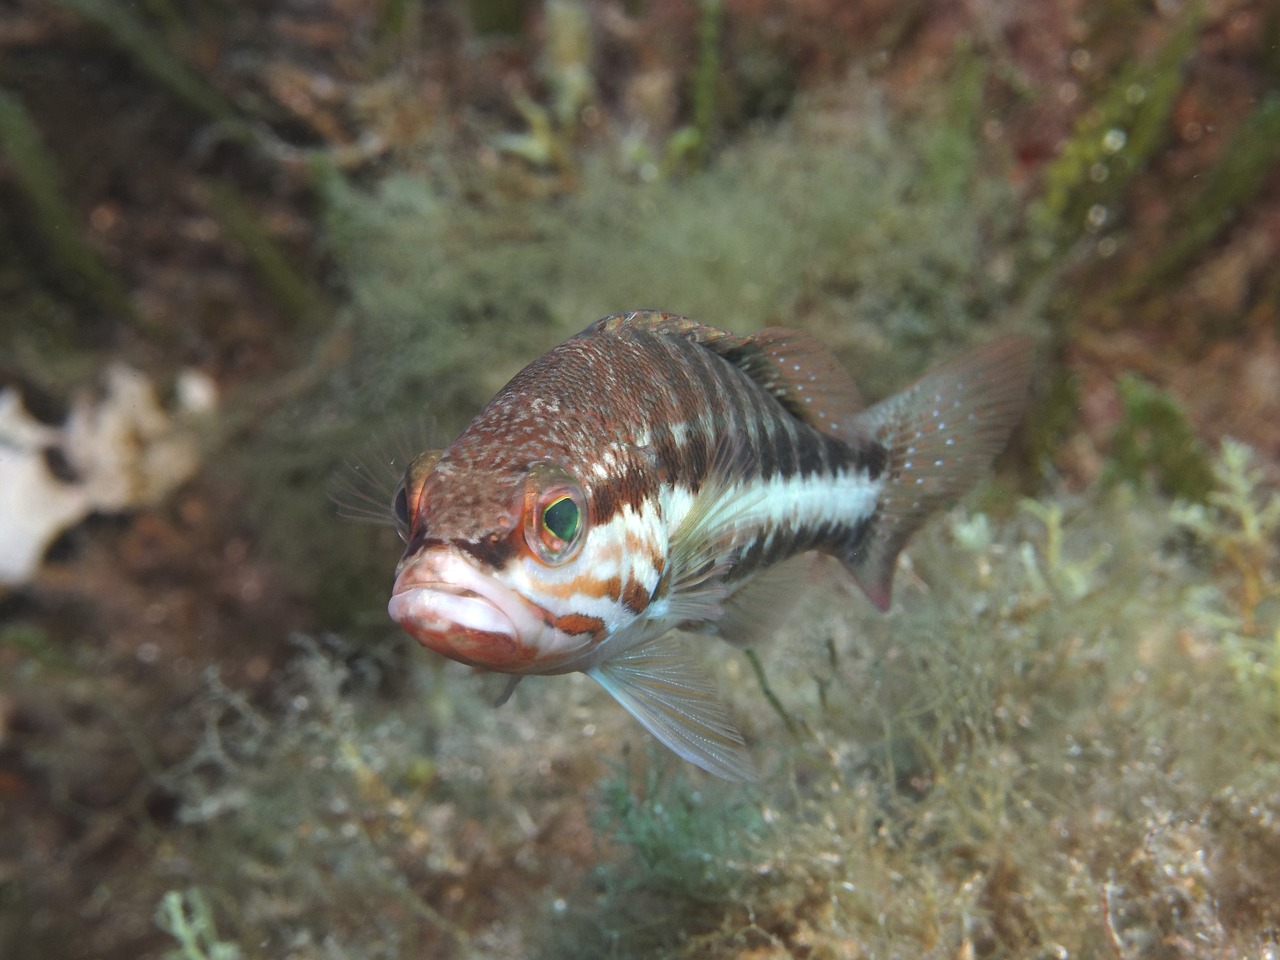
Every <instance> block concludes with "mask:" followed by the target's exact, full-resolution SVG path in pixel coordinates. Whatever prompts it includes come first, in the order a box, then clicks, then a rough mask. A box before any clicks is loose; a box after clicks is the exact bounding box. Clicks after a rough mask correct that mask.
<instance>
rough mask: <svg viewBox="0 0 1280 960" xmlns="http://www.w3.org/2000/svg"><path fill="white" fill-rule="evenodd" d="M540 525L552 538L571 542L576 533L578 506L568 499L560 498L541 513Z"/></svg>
mask: <svg viewBox="0 0 1280 960" xmlns="http://www.w3.org/2000/svg"><path fill="white" fill-rule="evenodd" d="M542 525H543V526H544V527H546V528H547V530H548V532H550V533H551V534H552V536H555V537H558V538H560V539H561V540H564V541H565V542H568V541H570V540H572V539H573V535H574V534H575V533H577V532H578V505H577V504H576V503H574V502H573V500H572V498H570V497H561V498H560V499H559V500H557V501H556V502H555V503H553V504H551V506H549V507H547V509H546V510H544V511H542Z"/></svg>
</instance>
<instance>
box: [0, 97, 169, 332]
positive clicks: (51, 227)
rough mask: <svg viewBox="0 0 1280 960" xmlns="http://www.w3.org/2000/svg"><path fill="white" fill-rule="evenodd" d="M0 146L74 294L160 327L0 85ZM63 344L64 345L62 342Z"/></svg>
mask: <svg viewBox="0 0 1280 960" xmlns="http://www.w3.org/2000/svg"><path fill="white" fill-rule="evenodd" d="M0 146H3V148H4V152H5V153H6V154H7V155H8V157H9V162H10V164H11V166H12V168H13V171H14V174H15V179H16V181H17V183H18V186H19V187H20V188H21V191H22V194H23V196H24V198H25V200H26V201H27V203H28V204H29V205H30V210H31V221H32V225H33V226H34V227H35V231H36V233H37V234H38V235H39V237H40V240H41V242H42V245H43V246H44V248H45V250H47V251H48V253H49V259H50V261H51V265H52V267H53V272H54V274H55V275H56V276H57V277H58V278H59V279H60V280H61V282H62V284H63V286H64V287H65V288H66V289H67V290H69V291H70V292H71V293H72V295H73V296H77V297H78V298H79V299H80V300H82V301H84V302H86V303H88V304H90V305H92V306H93V307H95V308H97V309H99V310H102V311H104V312H106V313H107V314H109V315H111V316H113V317H115V318H116V319H119V320H122V321H124V322H126V323H130V324H133V325H135V326H137V327H138V328H140V329H141V330H142V331H144V332H146V333H152V334H154V333H156V332H157V331H156V330H155V328H154V327H153V325H151V324H150V323H148V322H147V320H146V318H145V317H144V316H143V315H142V314H140V313H138V311H137V310H135V309H134V306H133V303H132V301H131V300H130V298H129V294H128V291H127V290H126V289H125V287H124V285H123V284H122V283H121V282H120V280H119V279H118V278H117V277H116V275H115V274H114V273H112V272H111V271H110V270H109V269H108V268H107V266H106V265H105V264H104V263H103V262H102V258H101V257H100V256H99V255H98V252H97V251H96V250H94V249H93V247H91V246H90V245H89V244H88V242H86V241H85V239H84V234H83V232H82V230H81V228H80V223H79V217H78V216H77V214H76V212H75V211H74V210H73V209H72V207H71V205H70V204H69V203H68V202H67V199H66V196H65V193H64V190H63V186H62V183H61V182H60V181H61V175H60V173H59V164H58V162H57V159H56V158H55V157H54V156H53V155H52V154H51V153H50V152H49V151H48V149H46V148H45V146H44V143H43V141H42V139H41V137H40V132H39V130H38V129H37V128H36V125H35V123H34V121H33V120H32V119H31V117H30V115H29V114H28V113H27V110H26V108H25V107H24V106H23V104H22V101H21V100H20V99H19V98H18V97H17V96H16V95H15V94H12V93H9V92H8V91H5V90H0ZM64 349H65V347H64Z"/></svg>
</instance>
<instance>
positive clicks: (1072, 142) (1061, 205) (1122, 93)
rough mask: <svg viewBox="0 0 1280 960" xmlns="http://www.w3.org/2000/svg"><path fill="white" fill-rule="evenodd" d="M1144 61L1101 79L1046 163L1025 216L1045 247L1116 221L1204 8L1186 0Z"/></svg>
mask: <svg viewBox="0 0 1280 960" xmlns="http://www.w3.org/2000/svg"><path fill="white" fill-rule="evenodd" d="M1180 16H1181V22H1180V23H1179V24H1178V27H1177V29H1176V30H1175V31H1174V32H1173V34H1172V35H1171V36H1170V38H1169V39H1168V41H1167V42H1166V43H1165V45H1164V47H1163V48H1162V49H1161V50H1160V51H1159V52H1158V53H1157V54H1156V56H1155V57H1154V58H1153V59H1152V60H1151V61H1150V62H1149V63H1142V62H1133V63H1131V64H1129V65H1128V66H1126V67H1125V68H1123V69H1121V70H1120V71H1118V72H1117V73H1116V75H1114V76H1109V77H1108V78H1107V88H1106V90H1105V91H1104V92H1103V93H1102V94H1101V95H1099V96H1098V97H1097V98H1096V99H1095V100H1094V101H1093V103H1092V104H1091V106H1090V107H1089V109H1087V110H1086V111H1085V112H1084V113H1083V114H1082V115H1081V117H1080V119H1079V120H1078V121H1077V122H1076V125H1075V129H1074V130H1073V131H1072V134H1071V137H1070V139H1069V140H1068V141H1067V143H1066V144H1065V145H1064V146H1063V148H1062V149H1061V150H1060V151H1059V153H1058V156H1057V157H1056V158H1055V159H1054V160H1053V161H1052V162H1051V163H1050V164H1049V165H1048V167H1047V169H1046V170H1045V173H1044V185H1043V188H1042V190H1041V194H1040V197H1039V199H1038V200H1037V201H1036V204H1035V206H1034V208H1033V210H1032V212H1031V222H1032V223H1033V225H1034V226H1035V227H1036V228H1037V230H1038V231H1039V232H1040V234H1041V236H1042V237H1044V238H1045V241H1046V242H1047V243H1048V244H1049V248H1050V249H1057V248H1060V247H1063V246H1069V245H1070V244H1072V243H1074V242H1075V241H1076V240H1077V239H1079V238H1080V237H1081V236H1082V235H1084V234H1085V233H1086V232H1090V233H1096V232H1097V231H1098V230H1100V229H1102V228H1103V227H1104V226H1109V225H1110V223H1111V221H1113V220H1114V219H1115V213H1116V207H1117V206H1118V205H1119V206H1122V205H1123V203H1124V199H1125V196H1126V193H1127V190H1128V188H1129V186H1130V184H1131V183H1132V182H1133V179H1134V177H1136V176H1137V175H1138V174H1139V173H1141V172H1142V170H1143V169H1145V168H1146V166H1147V165H1148V164H1149V163H1150V162H1151V160H1152V158H1153V157H1155V156H1156V154H1157V153H1158V151H1159V150H1160V149H1161V148H1162V147H1163V146H1164V145H1165V144H1166V142H1167V141H1168V136H1169V134H1168V129H1169V117H1170V115H1171V114H1172V111H1173V107H1174V103H1175V101H1176V99H1177V97H1178V94H1179V93H1180V92H1181V90H1182V88H1183V84H1184V69H1185V67H1186V64H1187V62H1188V60H1189V59H1190V57H1191V55H1192V52H1193V51H1194V49H1195V42H1196V39H1197V37H1198V36H1199V31H1200V24H1201V21H1202V17H1203V13H1202V10H1201V8H1200V6H1199V5H1198V4H1190V5H1188V6H1187V8H1186V9H1185V10H1184V11H1183V12H1182V13H1181V14H1180Z"/></svg>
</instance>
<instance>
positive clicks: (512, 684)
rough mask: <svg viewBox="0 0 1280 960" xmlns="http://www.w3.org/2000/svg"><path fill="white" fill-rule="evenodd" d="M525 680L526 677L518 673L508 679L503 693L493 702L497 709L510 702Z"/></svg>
mask: <svg viewBox="0 0 1280 960" xmlns="http://www.w3.org/2000/svg"><path fill="white" fill-rule="evenodd" d="M523 679H524V676H523V675H522V674H518V673H513V674H512V675H511V676H509V677H507V682H506V684H505V685H504V686H503V688H502V692H501V693H500V694H498V696H497V699H495V700H494V701H493V705H494V706H495V707H500V706H502V705H503V704H504V703H506V702H507V701H508V700H510V699H511V695H512V694H513V693H515V692H516V687H518V686H520V681H521V680H523Z"/></svg>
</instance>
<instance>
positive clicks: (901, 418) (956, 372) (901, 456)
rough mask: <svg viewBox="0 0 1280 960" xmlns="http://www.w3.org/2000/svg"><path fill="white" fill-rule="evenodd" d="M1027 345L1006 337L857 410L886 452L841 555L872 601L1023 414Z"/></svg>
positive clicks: (882, 603)
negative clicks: (876, 484)
mask: <svg viewBox="0 0 1280 960" xmlns="http://www.w3.org/2000/svg"><path fill="white" fill-rule="evenodd" d="M1032 358H1033V349H1032V343H1031V340H1030V339H1029V338H1027V337H1008V338H1006V339H1004V340H999V341H997V342H995V343H993V344H989V345H987V346H985V347H982V348H980V349H978V350H974V351H972V352H971V353H967V354H965V355H964V356H962V357H960V358H958V359H956V360H952V361H951V362H950V363H947V364H944V365H943V366H941V367H939V368H938V369H936V370H934V371H933V372H931V373H929V374H927V375H926V376H925V377H924V378H923V379H921V380H919V381H918V382H917V383H916V384H915V385H914V386H911V387H908V388H907V389H906V390H904V391H903V392H902V393H899V394H897V395H896V396H893V397H890V398H888V399H887V400H883V401H881V402H880V403H878V404H876V405H875V406H873V407H871V408H870V409H869V410H867V411H866V412H865V413H864V414H863V415H862V421H863V424H864V425H865V428H866V429H867V430H868V431H869V432H870V433H871V434H872V435H873V436H874V437H875V438H876V439H877V440H879V441H880V442H881V443H882V444H884V446H885V448H886V450H887V451H888V453H889V460H888V465H887V467H886V469H885V486H884V492H883V493H882V494H881V497H880V504H879V506H878V508H877V510H876V514H875V517H874V519H873V520H872V523H873V527H872V529H871V532H870V534H869V536H868V538H867V540H866V541H865V543H864V545H863V546H862V548H861V549H860V550H859V551H857V552H856V553H852V554H848V555H846V556H844V557H843V558H842V559H843V560H844V563H845V566H846V567H847V568H848V569H849V571H850V572H851V573H852V574H853V575H854V577H856V578H857V580H858V583H859V584H860V585H861V587H862V589H863V591H864V592H865V593H866V595H867V597H868V598H870V600H871V602H872V603H874V604H875V605H876V606H877V607H879V608H880V609H881V610H887V609H888V608H889V601H890V594H891V590H892V586H893V570H894V564H895V562H896V560H897V558H898V553H899V552H900V551H901V550H902V548H903V546H904V545H905V544H906V542H907V539H908V538H909V537H910V536H911V534H913V533H914V532H915V531H916V530H917V529H918V528H919V526H920V525H921V524H922V523H923V522H924V520H925V518H926V517H928V516H929V514H931V513H933V512H934V511H935V510H941V509H943V508H945V507H947V506H950V505H951V504H952V503H954V502H955V501H956V500H957V499H958V498H959V497H960V496H961V495H962V494H963V493H965V492H966V491H967V490H968V489H969V488H970V487H971V486H973V484H974V483H976V482H977V480H978V478H979V477H981V476H982V475H983V474H984V473H986V472H987V470H989V469H990V467H991V461H992V460H994V459H995V457H996V454H998V453H999V452H1000V451H1001V450H1002V449H1004V446H1005V444H1006V443H1007V442H1008V440H1009V433H1010V431H1011V430H1012V429H1013V426H1014V424H1015V423H1017V422H1018V420H1019V419H1020V418H1021V416H1022V412H1023V409H1024V408H1025V406H1026V402H1027V391H1028V387H1029V383H1030V379H1031V365H1032Z"/></svg>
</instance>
